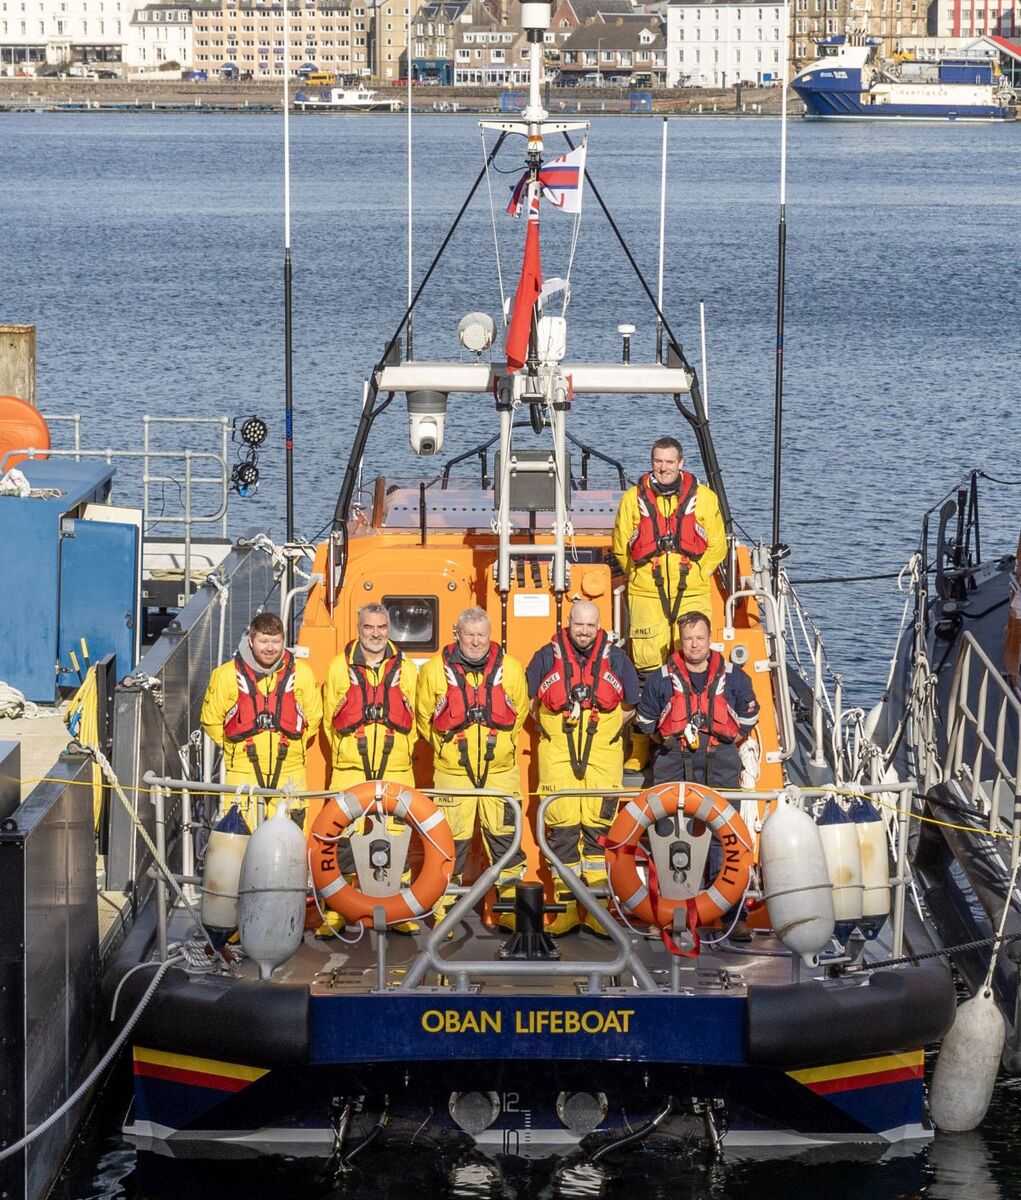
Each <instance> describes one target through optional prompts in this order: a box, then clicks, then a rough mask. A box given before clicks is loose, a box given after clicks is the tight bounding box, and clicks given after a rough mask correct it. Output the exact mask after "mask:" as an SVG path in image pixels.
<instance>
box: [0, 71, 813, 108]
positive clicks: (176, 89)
mask: <svg viewBox="0 0 1021 1200" xmlns="http://www.w3.org/2000/svg"><path fill="white" fill-rule="evenodd" d="M300 86H301V85H300V84H296V85H295V87H294V88H292V91H291V96H292V99H293V96H294V92H295V91H297V90H299V89H300ZM503 90H504V89H500V88H486V89H483V88H478V89H476V88H460V87H458V88H453V87H447V88H439V87H415V88H414V89H413V96H414V106H415V110H416V111H420V112H442V113H453V112H498V111H499V108H500V95H501V92H502V91H503ZM378 94H379V97H380V98H381V99H388V98H395V99H399V100H401V101H402V102H403V101H404V100H406V98H407V89H406V88H387V87H380V88H379V89H378ZM736 99H737V98H736V94H735V90H734V89H733V88H729V89H727V90H722V89H713V88H673V89H660V90H657V91H654V92H653V93H652V104H653V115H661V116H667V115H671V114H676V115H699V114H700V113H701V114H703V115H714V114H715V115H718V116H725V115H729V116H735V115H738V111H739V110H738V109H737V106H736ZM109 105H118V106H126V105H137V106H139V109H140V110H141V111H150V112H151V111H167V108H168V106H170V109H171V110H172V111H185V110H187V109H191V108H195V109H198V110H199V111H206V112H208V111H210V110H212V111H231V112H235V111H236V112H240V113H244V111H245V110H246V108H247V109H248V110H249V111H251V112H253V113H259V112H262V113H265V112H266V111H269V110H276V111H280V110H281V108H282V106H283V88H282V85H281V84H280V83H279V82H278V81H272V80H251V81H247V82H245V83H227V82H223V81H220V80H213V81H210V82H209V83H191V82H185V81H183V80H176V79H175V80H166V81H163V80H155V79H146V80H123V79H77V78H75V79H71V78H68V79H51V78H45V79H39V78H27V79H19V78H10V77H3V78H0V112H2V111H8V112H11V111H14V112H18V111H21V112H23V111H33V110H47V109H52V108H54V107H56V106H73V107H74V108H75V109H76V110H78V109H84V108H91V109H103V108H106V106H109ZM549 106H550V111H551V114H552V115H553V116H557V115H560V114H563V115H565V116H569V115H571V114H572V113H581V114H582V115H584V116H597V115H600V114H606V115H607V116H609V115H617V114H621V113H626V112H627V111H628V89H626V88H551V89H550V93H549ZM741 110H742V113H743V115H749V116H755V115H776V114H778V113H779V111H780V91H779V89H778V88H772V87H770V88H744V89H743V90H742V95H741ZM120 111H132V110H131V109H123V108H122V109H121V110H120ZM800 111H801V105H800V103H797V102H795V103H793V104H791V113H792V115H796V114H798V113H800ZM308 115H310V116H311V115H316V116H322V115H324V114H322V113H316V114H311V113H310V114H308ZM325 115H336V114H325ZM341 115H343V114H341ZM373 115H374V116H386V115H389V114H384V113H376V114H373ZM643 115H647V114H643Z"/></svg>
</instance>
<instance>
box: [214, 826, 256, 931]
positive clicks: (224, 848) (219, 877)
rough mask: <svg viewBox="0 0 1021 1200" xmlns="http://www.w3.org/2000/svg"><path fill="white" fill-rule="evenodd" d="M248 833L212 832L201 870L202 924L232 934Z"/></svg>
mask: <svg viewBox="0 0 1021 1200" xmlns="http://www.w3.org/2000/svg"><path fill="white" fill-rule="evenodd" d="M251 836H252V835H251V834H250V833H227V832H225V831H223V830H221V829H214V830H213V831H212V833H210V835H209V841H208V842H207V843H206V860H205V865H204V866H203V869H202V924H203V925H205V927H206V928H207V929H225V930H230V931H231V932H233V931H234V930H235V929H237V927H238V884H239V883H240V880H241V863H242V862H243V860H244V857H245V851H246V850H247V849H248V842H249V840H250V839H251Z"/></svg>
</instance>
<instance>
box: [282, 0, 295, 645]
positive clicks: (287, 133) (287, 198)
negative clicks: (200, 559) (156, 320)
mask: <svg viewBox="0 0 1021 1200" xmlns="http://www.w3.org/2000/svg"><path fill="white" fill-rule="evenodd" d="M283 17H284V464H285V476H286V492H287V544H288V545H291V543H293V541H294V371H293V353H292V351H293V347H292V338H291V121H290V118H291V112H290V109H291V88H290V70H291V43H290V37H289V33H288V23H289V20H290V16H289V14H288V11H287V0H284V5H283ZM285 587H286V591H285V595H290V592H291V589H292V588H293V587H294V560H293V559H292V558H291V556H290V555H289V554H288V556H287V567H286V576H285ZM294 630H295V625H294V605H293V604H292V605H291V606H290V608H289V610H288V613H287V630H286V633H287V642H288V645H292V646H293V645H294Z"/></svg>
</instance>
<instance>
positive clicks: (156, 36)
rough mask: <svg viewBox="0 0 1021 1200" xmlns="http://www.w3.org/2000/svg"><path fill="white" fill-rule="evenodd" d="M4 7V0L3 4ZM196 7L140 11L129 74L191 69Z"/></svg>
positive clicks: (127, 50)
mask: <svg viewBox="0 0 1021 1200" xmlns="http://www.w3.org/2000/svg"><path fill="white" fill-rule="evenodd" d="M0 3H2V0H0ZM195 7H196V6H194V5H185V6H183V7H182V6H179V5H173V6H169V7H168V6H167V5H166V4H147V5H146V6H145V7H144V8H136V9H135V10H134V12H132V14H131V19H130V20H129V21H128V25H127V32H128V36H127V40H126V42H125V44H124V62H125V65H126V66H127V68H128V71H129V73H137V74H140V75H148V74H150V73H151V72H154V71H161V70H167V69H172V68H171V66H170V64H173V63H176V64H177V66H178V68H180V69H181V70H183V71H187V70H190V69H191V66H192V59H193V58H194V53H195V47H194V42H193V38H192V11H193V9H194V8H195Z"/></svg>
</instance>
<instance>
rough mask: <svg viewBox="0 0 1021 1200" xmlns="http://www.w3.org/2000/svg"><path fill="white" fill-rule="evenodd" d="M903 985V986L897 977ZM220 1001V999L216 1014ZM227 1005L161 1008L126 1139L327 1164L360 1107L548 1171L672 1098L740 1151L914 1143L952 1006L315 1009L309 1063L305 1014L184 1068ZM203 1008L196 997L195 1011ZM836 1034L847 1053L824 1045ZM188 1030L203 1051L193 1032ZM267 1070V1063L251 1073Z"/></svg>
mask: <svg viewBox="0 0 1021 1200" xmlns="http://www.w3.org/2000/svg"><path fill="white" fill-rule="evenodd" d="M908 974H910V975H911V976H912V979H911V981H910V988H909V990H903V989H902V988H901V986H900V985H899V984H898V982H897V976H898V975H901V976H904V977H906V976H907V975H908ZM880 980H881V981H882V983H879V981H880ZM228 982H229V981H228ZM873 983H879V985H878V986H873ZM235 987H236V988H240V989H241V990H243V991H244V992H246V993H248V996H249V999H248V1001H247V1003H248V1004H249V1006H250V1004H251V998H252V997H257V996H258V994H259V989H258V985H249V984H245V985H235ZM216 989H219V992H220V994H221V996H222V997H223V998H222V999H221V1000H215V1001H214V1002H213V1003H209V1002H208V1000H209V998H210V997H212V996H213V995H214V992H215V991H216ZM920 989H921V990H920ZM203 990H206V991H208V993H209V995H208V996H207V997H206V998H205V1000H203V999H202V997H201V993H202V992H203ZM268 990H269V991H270V992H272V991H273V990H274V988H273V986H272V985H270V987H269V989H268ZM230 991H231V989H230V987H227V986H225V985H224V984H223V982H215V981H201V982H196V981H192V982H190V983H185V984H182V985H181V986H180V989H179V990H178V991H177V992H176V999H175V997H174V996H173V995H172V996H170V997H168V999H169V1001H170V1003H171V1005H172V1006H173V1007H174V1008H175V1009H176V1011H177V1020H176V1021H175V1026H176V1029H175V1031H174V1033H173V1036H169V1031H168V1029H167V1026H166V1024H165V1023H164V1022H162V1021H160V1019H159V1010H160V1007H161V1006H159V1005H157V1007H156V1009H155V1011H154V1015H153V1017H152V1019H149V1020H147V1021H146V1023H145V1025H144V1026H143V1030H142V1033H141V1035H140V1040H139V1041H138V1042H136V1045H135V1048H134V1119H133V1122H132V1124H131V1125H130V1126H129V1127H128V1128H127V1130H126V1132H127V1133H128V1135H129V1136H131V1137H133V1138H134V1139H136V1140H140V1141H142V1142H143V1143H150V1142H157V1143H164V1144H166V1145H167V1146H179V1147H181V1148H182V1150H181V1152H183V1153H189V1154H193V1155H196V1156H198V1155H199V1147H202V1146H209V1145H211V1144H212V1145H215V1144H222V1145H223V1146H232V1147H235V1148H240V1147H245V1148H247V1151H248V1152H251V1153H257V1152H259V1151H261V1150H266V1149H274V1150H275V1151H276V1152H280V1151H281V1148H282V1147H284V1146H286V1147H288V1148H290V1149H291V1150H292V1151H293V1152H303V1153H306V1154H315V1153H323V1152H326V1153H328V1152H329V1150H330V1147H331V1145H332V1136H333V1135H332V1132H331V1115H332V1116H333V1117H334V1118H335V1115H336V1108H337V1103H339V1102H340V1100H341V1099H342V1098H346V1099H350V1098H354V1097H358V1098H359V1101H358V1103H359V1106H360V1112H361V1113H363V1114H368V1115H371V1116H372V1118H373V1120H372V1121H370V1122H369V1124H370V1125H371V1124H372V1123H373V1122H374V1121H375V1120H376V1119H378V1117H379V1115H380V1114H381V1113H382V1112H384V1111H386V1112H387V1114H388V1120H401V1121H414V1122H416V1123H417V1124H418V1125H419V1126H422V1128H423V1130H424V1132H426V1133H428V1134H429V1136H435V1137H437V1138H439V1139H440V1140H441V1141H442V1140H444V1139H453V1140H454V1141H457V1140H458V1139H460V1140H461V1141H463V1140H464V1139H465V1138H466V1137H467V1139H468V1141H469V1142H471V1143H473V1144H474V1145H475V1146H476V1148H477V1149H478V1150H480V1151H482V1152H484V1153H488V1152H493V1153H499V1154H507V1153H511V1154H522V1155H526V1156H527V1155H535V1156H541V1155H544V1154H554V1153H562V1152H564V1150H565V1148H570V1147H572V1146H575V1145H577V1144H578V1143H580V1142H581V1141H582V1140H583V1139H585V1138H586V1137H587V1136H588V1137H594V1138H596V1139H597V1140H598V1139H599V1138H600V1137H602V1138H606V1139H612V1138H613V1136H615V1134H616V1133H618V1132H623V1130H624V1129H625V1128H626V1127H627V1122H630V1127H631V1128H633V1127H634V1126H635V1124H636V1122H637V1123H640V1122H641V1121H644V1120H648V1119H651V1118H652V1117H653V1116H655V1115H656V1114H657V1113H659V1112H661V1111H662V1110H663V1109H664V1107H665V1106H666V1104H667V1102H668V1101H669V1102H671V1112H670V1119H669V1120H668V1121H666V1122H665V1123H664V1125H663V1126H662V1131H663V1132H667V1133H669V1132H671V1131H673V1133H674V1136H679V1137H685V1138H689V1137H691V1136H693V1134H692V1132H691V1131H692V1128H693V1127H694V1128H695V1129H696V1131H701V1132H700V1133H699V1137H701V1138H704V1136H705V1130H704V1128H703V1126H704V1122H705V1113H706V1112H710V1113H712V1114H716V1119H717V1120H718V1122H719V1124H720V1125H723V1124H724V1123H725V1125H726V1128H727V1129H728V1131H729V1132H728V1133H727V1148H728V1149H731V1148H734V1149H736V1148H739V1147H744V1148H746V1149H748V1150H749V1151H758V1150H769V1151H784V1150H787V1151H797V1150H800V1149H804V1148H805V1147H806V1146H816V1145H839V1144H842V1143H861V1142H878V1143H899V1142H902V1141H908V1140H914V1139H925V1138H928V1137H929V1136H930V1129H929V1126H928V1122H927V1120H926V1116H925V1107H924V1089H923V1078H922V1076H923V1055H922V1049H921V1047H922V1046H923V1045H924V1044H926V1043H927V1042H928V1041H930V1040H932V1039H933V1038H934V1037H938V1036H940V1035H941V1034H942V1032H943V1031H944V1029H945V1027H946V1026H947V1025H948V1024H949V1022H950V1021H951V1020H952V1017H953V1010H954V995H953V987H952V984H951V983H950V979H949V975H948V974H947V972H945V971H944V970H943V969H942V968H939V967H931V968H926V969H922V968H912V969H911V970H910V971H901V972H887V973H880V974H879V975H877V976H876V977H875V980H874V981H873V982H869V983H865V982H864V981H858V982H854V981H847V983H846V985H845V983H844V982H843V981H841V982H835V983H834V986H832V987H831V986H829V985H828V984H823V983H821V982H820V983H819V984H818V986H816V985H814V984H812V983H811V982H808V983H802V984H797V985H790V986H782V987H768V988H767V987H763V988H751V989H749V993H748V994H747V995H743V994H729V995H728V994H727V993H726V991H725V990H721V992H720V993H719V994H710V995H705V994H703V995H681V994H671V993H666V992H663V993H655V994H644V995H636V994H635V993H633V992H631V993H628V994H615V995H598V996H585V995H577V994H568V993H567V992H564V993H562V994H558V995H553V996H551V995H530V996H524V995H515V996H480V995H454V994H437V993H431V994H425V995H423V994H417V993H409V994H403V993H391V994H387V995H371V994H362V995H340V996H338V995H312V996H311V997H310V1000H309V1004H308V1013H307V1019H308V1025H307V1045H306V1047H305V1049H304V1051H302V1049H301V1041H302V1034H303V1030H302V1029H301V1028H300V1024H301V1014H300V1012H299V1011H298V1010H297V1009H296V1008H295V1009H292V1010H290V1015H289V1018H288V1020H289V1022H290V1028H288V1029H284V1030H281V1031H280V1037H279V1038H276V1039H275V1037H274V1034H273V1033H272V1030H273V1028H274V1026H273V1024H272V1023H270V1022H260V1029H261V1030H264V1031H266V1038H265V1039H262V1038H260V1046H259V1050H258V1051H257V1052H256V1053H255V1054H251V1053H250V1054H248V1055H246V1056H245V1057H246V1059H247V1061H227V1060H225V1059H223V1058H216V1057H212V1056H210V1055H209V1054H208V1051H205V1052H204V1053H202V1054H196V1053H189V1050H190V1049H191V1048H192V1046H194V1047H195V1048H199V1047H208V1046H209V1045H210V1044H211V1042H210V1034H211V1032H212V1033H213V1034H215V1028H214V1029H212V1030H211V1028H210V1019H211V1018H212V1020H213V1022H214V1025H215V1020H216V1017H215V1014H216V1012H217V1010H218V1008H222V1009H223V1015H224V1018H225V1019H227V1020H230V1021H232V1022H233V1021H234V1017H233V1016H232V1015H231V1014H232V1012H236V1011H237V1009H236V1008H234V1007H232V1006H233V1004H234V1000H233V998H232V997H231V995H230ZM767 993H768V994H767ZM923 993H924V995H923ZM189 994H198V996H199V998H198V1000H197V1001H196V1007H195V1008H194V1009H193V1010H192V1011H191V1013H189V1012H188V1008H189V1007H190V1000H189V999H188V996H189ZM182 1004H183V1005H184V1007H183V1008H182ZM199 1011H201V1012H202V1013H203V1014H204V1015H205V1018H206V1020H205V1023H204V1024H201V1023H200V1022H199V1021H198V1020H197V1019H195V1018H196V1014H197V1013H198V1012H199ZM782 1026H785V1027H786V1029H787V1035H786V1037H785V1038H784V1039H782V1040H781V1038H780V1029H781V1027H782ZM838 1027H839V1030H840V1032H839V1035H837V1036H836V1037H831V1038H829V1039H827V1038H826V1037H825V1033H823V1034H822V1035H821V1034H820V1030H823V1031H825V1030H826V1029H827V1028H828V1029H831V1030H833V1029H837V1028H838ZM189 1028H191V1029H194V1030H195V1031H196V1035H195V1037H194V1038H193V1039H189V1038H188V1037H187V1036H185V1035H184V1034H183V1033H182V1031H184V1030H187V1029H189ZM161 1032H162V1036H161ZM161 1041H162V1043H163V1044H164V1045H167V1044H168V1043H173V1048H171V1049H161V1048H158V1045H159V1043H160V1042H161ZM234 1046H235V1049H236V1047H237V1042H236V1040H235V1042H234ZM827 1051H828V1052H827ZM259 1055H262V1062H263V1063H265V1064H267V1065H260V1063H259V1062H258V1061H255V1062H253V1061H252V1060H253V1058H258V1057H259ZM288 1060H289V1061H288ZM271 1062H272V1063H273V1065H268V1064H270V1063H271ZM465 1094H471V1095H473V1096H475V1097H477V1096H483V1097H493V1098H495V1099H494V1100H493V1101H492V1111H491V1113H490V1114H489V1116H490V1118H491V1119H489V1120H488V1123H487V1124H485V1126H484V1127H483V1128H479V1129H474V1128H471V1127H470V1124H469V1128H467V1129H466V1128H465V1124H466V1123H465V1122H464V1121H463V1120H459V1119H458V1113H457V1111H456V1108H457V1102H456V1100H455V1097H457V1096H459V1095H465ZM574 1095H579V1096H580V1095H586V1096H587V1095H591V1096H593V1097H598V1098H601V1100H602V1104H603V1109H602V1115H601V1117H600V1118H599V1119H598V1120H597V1121H596V1122H595V1124H593V1125H592V1126H591V1128H582V1129H579V1128H577V1127H572V1125H571V1124H570V1122H569V1121H565V1119H564V1115H563V1112H564V1098H565V1097H570V1096H574ZM693 1097H694V1098H697V1100H695V1101H692V1099H691V1098H693ZM591 1103H592V1104H593V1105H595V1104H597V1103H598V1101H597V1100H596V1099H593V1100H592V1101H591ZM357 1136H358V1135H357V1131H356V1130H354V1129H353V1130H352V1137H357ZM586 1145H588V1142H586ZM185 1146H187V1147H189V1148H190V1149H188V1150H187V1151H185V1150H184V1149H183V1147H185Z"/></svg>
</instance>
